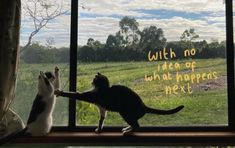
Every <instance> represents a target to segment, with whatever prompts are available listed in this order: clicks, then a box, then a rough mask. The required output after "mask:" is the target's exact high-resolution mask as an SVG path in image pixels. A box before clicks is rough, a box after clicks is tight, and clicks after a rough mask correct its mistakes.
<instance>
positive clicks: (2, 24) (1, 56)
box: [0, 0, 22, 137]
mask: <svg viewBox="0 0 235 148" xmlns="http://www.w3.org/2000/svg"><path fill="white" fill-rule="evenodd" d="M20 14H21V2H20V0H0V137H1V136H2V135H4V134H6V133H7V132H9V129H8V128H9V127H10V124H11V123H12V122H13V121H14V122H18V123H19V122H21V121H20V118H19V117H18V116H17V115H16V113H14V112H13V111H12V110H10V109H9V107H10V104H11V103H12V100H13V99H14V97H15V86H16V77H17V69H18V62H19V34H20ZM21 124H22V123H21ZM13 127H14V126H13ZM13 127H11V130H13V129H12V128H13ZM17 128H22V125H19V127H18V125H17Z"/></svg>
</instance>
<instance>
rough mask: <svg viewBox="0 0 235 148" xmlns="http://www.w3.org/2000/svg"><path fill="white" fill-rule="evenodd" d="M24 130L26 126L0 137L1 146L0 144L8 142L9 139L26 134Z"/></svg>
mask: <svg viewBox="0 0 235 148" xmlns="http://www.w3.org/2000/svg"><path fill="white" fill-rule="evenodd" d="M26 131H27V128H24V129H23V130H21V131H18V132H13V133H11V134H10V135H8V136H5V137H3V138H1V139H0V146H1V145H4V144H7V143H9V142H10V141H13V140H14V139H16V138H19V137H22V136H24V135H27V134H26Z"/></svg>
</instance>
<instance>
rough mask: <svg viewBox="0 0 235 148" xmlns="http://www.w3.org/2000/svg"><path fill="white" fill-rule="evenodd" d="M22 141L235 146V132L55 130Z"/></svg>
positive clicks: (73, 143) (20, 140)
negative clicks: (126, 133)
mask: <svg viewBox="0 0 235 148" xmlns="http://www.w3.org/2000/svg"><path fill="white" fill-rule="evenodd" d="M15 142H16V143H17V144H19V143H23V144H26V143H31V144H32V143H68V144H69V145H75V144H77V145H167V146H170V145H190V146H191V145H210V146H213V145H235V132H138V133H134V134H133V135H132V136H123V135H122V133H120V132H104V133H101V134H96V133H94V132H53V133H50V134H49V135H48V136H45V137H30V138H19V139H16V140H15Z"/></svg>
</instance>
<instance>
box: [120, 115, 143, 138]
mask: <svg viewBox="0 0 235 148" xmlns="http://www.w3.org/2000/svg"><path fill="white" fill-rule="evenodd" d="M120 115H121V116H122V118H123V119H124V120H125V121H126V122H127V123H128V124H129V125H130V126H129V127H127V128H124V129H123V130H122V132H123V135H130V134H132V133H133V132H135V131H138V129H139V127H140V125H139V123H138V119H135V118H133V117H132V116H131V115H128V114H122V113H120Z"/></svg>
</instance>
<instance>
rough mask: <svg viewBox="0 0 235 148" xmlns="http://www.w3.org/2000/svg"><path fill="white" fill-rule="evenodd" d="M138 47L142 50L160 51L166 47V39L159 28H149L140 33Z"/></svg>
mask: <svg viewBox="0 0 235 148" xmlns="http://www.w3.org/2000/svg"><path fill="white" fill-rule="evenodd" d="M140 36H141V37H140V42H139V46H140V48H141V49H142V50H161V49H163V48H164V47H165V46H166V38H165V37H164V32H163V30H162V29H161V28H157V27H156V26H150V27H146V28H144V29H143V31H142V32H140Z"/></svg>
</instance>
